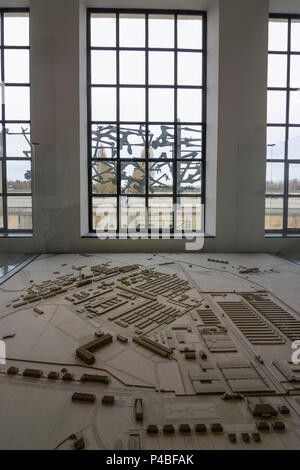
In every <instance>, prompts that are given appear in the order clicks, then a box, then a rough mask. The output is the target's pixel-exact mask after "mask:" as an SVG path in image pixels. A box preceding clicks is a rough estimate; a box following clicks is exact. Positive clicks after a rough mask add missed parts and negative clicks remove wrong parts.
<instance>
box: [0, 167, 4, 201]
mask: <svg viewBox="0 0 300 470" xmlns="http://www.w3.org/2000/svg"><path fill="white" fill-rule="evenodd" d="M3 164H4V163H3V161H2V160H0V193H2V192H3V187H2V166H3ZM0 210H1V207H0Z"/></svg>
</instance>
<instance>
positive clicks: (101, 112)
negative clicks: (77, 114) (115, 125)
mask: <svg viewBox="0 0 300 470" xmlns="http://www.w3.org/2000/svg"><path fill="white" fill-rule="evenodd" d="M91 95H92V121H115V120H116V89H115V88H108V87H106V88H92V92H91Z"/></svg>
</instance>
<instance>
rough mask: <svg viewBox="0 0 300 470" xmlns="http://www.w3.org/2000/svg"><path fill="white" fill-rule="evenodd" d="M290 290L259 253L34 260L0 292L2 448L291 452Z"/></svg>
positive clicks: (299, 405)
mask: <svg viewBox="0 0 300 470" xmlns="http://www.w3.org/2000/svg"><path fill="white" fill-rule="evenodd" d="M0 281H1V280H0ZM299 285H300V268H299V266H297V265H296V264H293V263H291V262H289V261H287V260H284V259H281V258H278V257H275V256H271V255H263V254H261V255H254V254H249V255H246V254H243V255H239V254H235V255H228V254H222V255H220V259H214V258H213V257H212V256H211V255H207V254H197V255H195V254H194V253H193V254H177V255H176V254H170V255H167V254H164V255H162V254H160V255H159V254H157V255H149V254H145V255H142V254H141V255H139V254H135V255H134V256H132V255H130V254H127V255H125V254H124V255H109V254H107V255H102V254H95V255H94V254H93V255H88V254H84V255H83V254H82V255H78V254H77V255H75V254H74V255H72V254H63V255H41V256H38V257H36V259H35V260H34V261H32V262H30V263H29V264H28V265H27V266H25V267H23V269H21V270H20V271H19V272H17V273H16V274H15V275H14V276H12V277H11V278H10V279H8V280H7V281H6V282H4V283H2V284H1V286H0V291H1V298H0V331H1V335H0V337H1V338H3V339H2V341H4V342H5V345H6V356H7V357H6V363H4V364H1V365H0V384H1V407H0V420H1V423H2V425H1V429H0V448H1V449H70V450H71V449H109V450H113V449H116V450H121V449H124V450H138V449H164V450H168V449H173V450H176V449H188V450H193V449H195V450H196V449H208V450H209V449H256V450H259V449H273V450H278V449H299V446H300V365H297V364H296V362H297V361H295V357H296V359H297V347H299V346H297V343H295V341H297V340H300V315H299V306H300V292H299ZM299 343H300V342H299ZM299 359H300V354H299ZM299 362H300V361H299Z"/></svg>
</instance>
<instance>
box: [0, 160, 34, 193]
mask: <svg viewBox="0 0 300 470" xmlns="http://www.w3.org/2000/svg"><path fill="white" fill-rule="evenodd" d="M6 171H7V192H9V193H30V192H31V163H30V161H23V160H21V161H17V162H15V161H7V162H6Z"/></svg>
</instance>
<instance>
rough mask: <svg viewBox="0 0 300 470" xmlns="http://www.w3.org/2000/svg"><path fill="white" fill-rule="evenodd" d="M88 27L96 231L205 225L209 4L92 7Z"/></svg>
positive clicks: (92, 205)
mask: <svg viewBox="0 0 300 470" xmlns="http://www.w3.org/2000/svg"><path fill="white" fill-rule="evenodd" d="M87 29H88V119H89V123H88V126H89V129H88V135H89V149H88V151H89V211H90V214H89V215H90V231H95V230H96V229H97V230H98V229H99V224H100V226H101V227H102V228H103V229H104V230H108V231H110V230H112V231H118V232H122V231H123V230H124V231H126V230H127V229H130V228H134V227H135V228H137V229H138V230H141V231H145V232H147V231H148V230H149V229H158V230H161V229H165V228H168V229H170V231H171V232H173V233H175V232H176V231H178V232H179V231H182V230H190V231H197V230H201V204H203V203H204V161H205V101H206V96H205V91H206V90H205V83H206V67H205V64H206V51H205V40H206V18H205V14H204V13H201V12H184V13H183V12H173V11H167V12H166V11H154V10H153V11H145V10H143V11H124V10H118V11H104V10H97V9H91V10H88V28H87ZM174 206H175V207H176V209H175V211H174V210H173V207H174ZM107 214H109V217H107ZM102 222H103V224H102V225H101V223H102Z"/></svg>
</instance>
